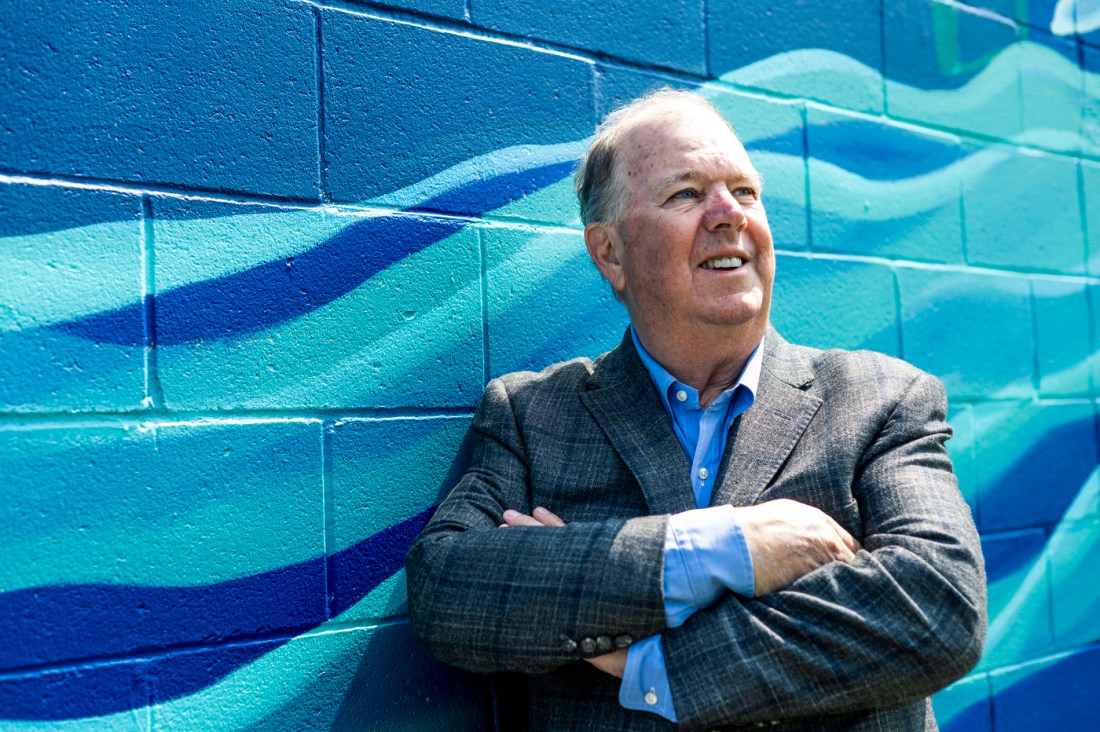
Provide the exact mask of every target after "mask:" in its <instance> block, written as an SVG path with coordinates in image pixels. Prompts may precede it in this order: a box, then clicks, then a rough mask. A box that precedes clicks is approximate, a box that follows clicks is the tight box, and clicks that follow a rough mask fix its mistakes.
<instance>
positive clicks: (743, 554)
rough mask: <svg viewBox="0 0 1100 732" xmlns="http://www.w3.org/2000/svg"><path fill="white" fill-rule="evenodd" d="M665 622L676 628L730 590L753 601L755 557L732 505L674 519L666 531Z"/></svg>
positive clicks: (710, 508) (699, 509)
mask: <svg viewBox="0 0 1100 732" xmlns="http://www.w3.org/2000/svg"><path fill="white" fill-rule="evenodd" d="M664 563H665V566H664V570H665V572H664V588H663V589H664V593H665V617H666V620H667V622H668V626H669V627H670V628H677V627H679V626H681V625H683V624H684V622H685V621H686V620H687V619H688V618H689V617H690V616H691V614H692V613H694V612H695V611H696V610H699V609H701V608H704V607H708V606H709V605H712V604H713V603H714V602H716V601H717V600H718V598H720V597H721V596H722V594H723V593H725V592H726V591H727V590H729V591H731V592H735V593H737V594H739V595H744V596H746V597H752V595H753V587H754V584H755V578H754V575H753V567H752V556H751V555H750V554H749V547H748V543H747V542H746V541H745V535H744V533H742V531H741V524H740V523H738V521H737V518H736V514H735V512H734V509H733V506H729V505H724V506H711V507H709V508H698V509H695V510H692V511H684V512H683V513H678V514H674V515H673V516H671V517H670V518H669V521H668V528H667V529H666V531H665V556H664Z"/></svg>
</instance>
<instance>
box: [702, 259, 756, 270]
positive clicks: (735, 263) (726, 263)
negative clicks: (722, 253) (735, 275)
mask: <svg viewBox="0 0 1100 732" xmlns="http://www.w3.org/2000/svg"><path fill="white" fill-rule="evenodd" d="M744 263H745V260H744V259H742V258H741V257H715V258H714V259H708V260H707V261H705V262H703V263H702V264H701V265H699V266H700V267H702V268H703V269H717V270H733V269H737V268H738V267H740V266H741V265H742V264H744Z"/></svg>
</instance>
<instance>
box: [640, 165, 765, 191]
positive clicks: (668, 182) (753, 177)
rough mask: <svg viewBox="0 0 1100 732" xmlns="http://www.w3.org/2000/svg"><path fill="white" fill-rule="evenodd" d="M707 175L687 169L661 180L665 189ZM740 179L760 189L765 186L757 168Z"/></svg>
mask: <svg viewBox="0 0 1100 732" xmlns="http://www.w3.org/2000/svg"><path fill="white" fill-rule="evenodd" d="M705 177H706V176H705V175H703V174H702V173H700V172H699V171H697V170H686V171H684V172H683V173H680V174H673V175H670V176H668V177H667V178H665V179H664V180H662V181H661V189H662V190H663V189H665V188H668V187H670V186H674V185H676V184H677V183H690V182H694V181H697V180H700V179H702V178H705ZM738 180H739V181H746V182H749V183H752V184H753V185H755V186H756V187H757V188H759V189H763V188H764V176H762V175H761V174H760V172H759V171H757V170H753V171H752V172H751V173H748V174H745V175H742V176H740V178H738Z"/></svg>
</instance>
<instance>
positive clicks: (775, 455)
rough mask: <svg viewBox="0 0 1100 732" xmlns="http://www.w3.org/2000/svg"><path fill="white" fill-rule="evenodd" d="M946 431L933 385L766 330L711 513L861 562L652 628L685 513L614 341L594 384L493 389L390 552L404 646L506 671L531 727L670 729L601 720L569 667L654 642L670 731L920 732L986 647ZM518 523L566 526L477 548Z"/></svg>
mask: <svg viewBox="0 0 1100 732" xmlns="http://www.w3.org/2000/svg"><path fill="white" fill-rule="evenodd" d="M945 411H946V400H945V397H944V392H943V387H942V385H941V384H940V382H939V381H938V380H937V379H935V378H934V377H931V376H929V375H928V374H925V373H923V372H921V371H919V370H917V369H916V368H914V367H912V366H910V365H908V364H906V363H903V362H901V361H898V360H896V359H892V358H889V357H886V356H883V355H880V354H876V353H870V352H854V353H853V352H847V351H820V350H816V349H811V348H804V347H800V346H794V345H791V344H789V343H787V342H786V341H784V340H783V339H782V338H781V337H779V335H778V334H776V333H775V331H774V330H771V329H769V332H768V334H767V336H766V337H765V341H764V361H763V368H762V372H761V376H760V385H759V389H758V394H757V398H756V402H755V404H754V405H753V406H752V407H751V408H750V409H749V410H748V411H747V412H745V413H744V414H743V415H742V416H741V417H740V418H738V419H737V420H735V421H734V423H733V425H732V426H731V428H730V439H729V441H728V446H727V448H726V453H725V455H724V456H723V459H722V466H721V469H720V471H719V474H718V476H717V479H716V483H715V490H714V497H713V503H714V504H721V503H729V504H732V505H734V506H745V505H750V504H753V503H757V502H761V501H767V500H770V499H774V498H781V497H785V498H792V499H795V500H798V501H802V502H804V503H808V504H811V505H814V506H817V507H818V508H820V509H822V510H823V511H825V512H826V513H828V514H829V515H830V516H832V517H833V518H834V519H836V520H837V521H838V522H839V523H840V524H841V525H842V526H843V527H844V528H845V529H847V530H848V531H849V532H851V533H852V535H853V536H855V537H856V538H857V539H858V540H859V541H860V542H861V543H862V545H863V549H861V550H860V551H859V553H858V555H857V557H856V559H855V560H854V561H853V562H851V563H850V564H844V563H839V562H833V563H831V564H828V565H826V566H824V567H821V568H819V569H818V570H816V571H814V572H811V573H810V574H808V575H806V576H804V577H802V578H801V579H799V580H797V581H796V582H794V583H793V584H791V585H790V586H788V587H787V588H785V589H784V590H782V591H779V592H775V593H772V594H770V595H766V596H763V597H758V598H744V597H739V596H736V595H733V594H728V595H726V596H725V597H724V598H723V599H722V600H721V601H719V602H718V603H717V604H716V605H714V606H712V607H710V608H707V609H705V610H702V611H699V612H697V613H695V615H693V616H692V617H691V618H690V619H689V620H688V621H687V622H686V623H685V624H684V625H683V626H682V627H679V628H675V629H669V628H666V627H665V614H664V607H663V600H662V589H661V587H662V577H661V574H662V565H663V561H662V557H663V545H664V536H665V526H666V523H667V520H668V515H669V514H672V513H678V512H681V511H686V510H689V509H692V508H694V507H695V506H694V496H693V493H692V488H691V482H690V477H689V465H688V463H687V460H686V458H685V456H684V452H683V449H682V448H681V447H680V444H679V442H678V441H677V439H676V436H675V434H674V433H673V428H672V424H671V422H670V420H669V418H668V416H667V414H666V413H665V411H664V408H663V407H662V405H661V403H660V401H659V398H658V395H657V392H656V390H655V389H654V388H653V386H652V384H651V382H650V380H649V377H648V373H647V372H646V370H645V367H644V365H643V364H642V362H641V360H640V359H639V357H638V354H637V351H636V350H635V348H634V345H633V343H632V341H631V338H630V336H629V333H628V334H627V335H626V337H624V339H623V342H622V344H621V345H620V346H619V347H618V348H616V349H615V350H613V351H611V352H609V353H607V354H605V355H604V356H602V357H601V358H600V359H598V360H597V361H596V362H595V363H593V362H591V361H589V360H587V359H577V360H573V361H568V362H566V363H562V364H557V365H555V366H551V367H550V368H548V369H546V370H544V371H542V372H540V373H537V374H535V373H515V374H509V375H507V376H504V377H501V378H499V379H495V380H493V381H492V382H490V383H489V385H488V386H487V387H486V390H485V395H484V397H483V399H482V402H481V405H480V407H479V408H478V410H477V414H476V415H475V416H474V420H473V423H472V425H471V427H470V436H469V439H470V446H471V448H472V453H471V459H470V466H469V468H468V470H467V471H466V472H465V474H464V475H463V477H462V479H461V481H460V482H459V483H458V485H457V486H456V487H455V489H454V490H453V491H452V492H451V494H450V495H449V496H448V497H447V499H446V500H445V501H444V502H443V503H442V505H441V506H440V507H439V510H438V511H437V512H436V514H435V516H434V517H433V518H432V520H431V522H430V523H429V524H428V526H427V527H426V528H425V529H424V532H423V533H422V534H421V535H420V536H419V537H418V538H417V540H416V542H415V543H414V544H413V546H412V549H411V550H410V552H409V558H408V588H409V607H410V614H411V618H412V626H413V629H414V631H415V633H416V634H417V636H418V638H419V639H420V640H421V642H422V643H423V644H424V645H425V647H426V648H428V650H429V651H431V652H432V653H433V654H434V655H436V656H438V657H439V658H441V659H443V660H445V661H448V662H450V663H453V664H455V665H456V666H460V667H462V668H465V669H470V670H473V671H481V672H489V671H518V672H521V673H522V674H524V675H525V676H523V677H517V678H520V679H521V684H522V687H523V692H522V693H523V694H524V695H525V697H526V703H527V715H528V718H527V719H526V720H525V721H524V722H523V724H525V725H527V726H528V727H529V728H530V729H538V730H612V729H615V730H665V729H674V728H675V725H672V724H670V723H668V722H666V721H665V720H663V719H661V718H660V717H658V716H657V715H654V714H651V713H648V712H632V711H627V710H624V709H622V708H621V707H620V706H619V704H618V702H617V692H618V686H619V684H618V680H617V679H614V678H612V677H610V676H608V675H606V674H603V673H601V672H599V671H597V670H595V669H594V668H593V667H591V666H590V665H589V664H586V663H583V662H580V661H579V659H582V658H584V657H585V656H591V655H598V654H600V653H605V652H607V650H609V649H610V648H612V647H616V646H620V647H621V646H624V645H627V644H629V643H630V642H631V641H632V640H634V639H639V638H643V637H645V636H649V635H653V634H658V633H660V634H663V641H662V642H663V646H664V651H665V658H666V663H667V666H668V673H669V681H670V684H671V688H672V692H673V699H674V703H675V706H676V712H677V715H678V717H679V719H680V725H679V728H680V729H687V730H696V729H711V728H733V729H737V728H741V727H744V728H747V729H757V728H760V727H767V728H769V729H784V730H883V731H886V730H889V731H890V732H897V731H898V730H930V729H936V722H935V719H934V717H933V715H932V711H931V705H930V703H929V701H928V695H929V694H931V693H932V692H934V691H936V690H937V689H940V688H942V687H943V686H945V685H947V684H948V683H950V682H951V681H953V680H954V679H956V678H958V677H960V676H961V675H963V674H964V673H966V672H967V671H968V670H969V669H971V668H972V667H973V666H974V664H975V663H976V662H977V660H978V657H979V656H980V654H981V649H982V644H983V641H984V636H985V628H986V609H985V576H984V569H983V565H982V558H981V552H980V548H979V544H978V536H977V533H976V532H975V529H974V524H973V521H972V519H971V516H970V511H969V509H968V507H967V505H966V504H965V503H964V501H963V499H962V497H961V495H960V494H959V491H958V488H957V484H956V480H955V476H954V475H953V474H952V471H951V463H950V461H949V459H948V457H947V453H946V451H945V449H944V442H945V440H947V438H948V437H949V436H950V434H951V429H950V427H948V426H947V424H946V422H945V421H944V418H945ZM536 505H542V506H546V507H547V508H549V509H550V510H552V511H554V512H556V513H557V514H558V515H559V516H561V517H562V518H563V519H564V520H565V521H566V522H567V523H568V526H566V527H565V528H509V529H505V530H501V529H499V528H497V527H498V525H499V524H500V523H501V521H502V513H503V511H504V510H505V509H506V508H515V509H517V510H520V511H524V512H530V510H531V509H532V508H533V507H534V506H536Z"/></svg>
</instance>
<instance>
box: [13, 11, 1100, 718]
mask: <svg viewBox="0 0 1100 732" xmlns="http://www.w3.org/2000/svg"><path fill="white" fill-rule="evenodd" d="M0 9H2V10H3V13H2V14H3V16H4V23H3V24H0V99H2V100H3V102H2V107H0V476H2V477H0V507H2V508H0V558H2V561H0V639H2V641H0V729H3V730H13V731H22V730H32V729H33V730H66V731H68V730H90V729H95V730H133V729H139V730H149V729H155V730H172V729H242V730H244V729H257V730H260V729H263V730H306V729H379V730H427V729H446V730H449V731H457V730H480V729H485V728H486V727H487V725H489V724H490V721H491V718H492V689H491V688H490V686H489V684H488V683H487V682H486V680H484V679H482V678H478V677H473V676H468V675H463V674H459V673H457V672H453V671H451V670H449V669H447V668H446V667H444V666H442V665H440V664H438V663H436V662H434V661H432V660H431V659H429V658H428V657H426V656H425V654H424V653H423V652H421V651H420V650H419V649H418V648H417V647H416V644H415V642H414V641H413V640H412V638H411V635H410V633H409V629H408V624H407V621H406V616H405V613H406V605H405V597H404V576H403V571H402V562H403V558H404V553H405V550H406V548H407V547H408V545H409V543H410V541H411V539H412V537H413V536H415V534H416V532H417V531H418V530H419V528H420V527H421V526H422V525H423V523H424V521H425V520H426V516H427V515H428V512H429V511H430V508H431V506H432V505H433V504H434V503H435V502H436V501H437V500H438V496H439V492H440V490H441V489H443V488H444V487H445V486H446V485H447V482H448V480H450V479H451V478H450V477H449V476H448V472H449V466H450V465H451V459H452V457H453V455H454V453H455V450H456V449H457V447H458V445H459V443H460V441H461V438H462V435H463V432H464V429H465V426H466V424H467V422H468V420H469V417H470V415H471V413H472V410H473V408H474V406H475V404H476V402H477V400H478V397H479V395H480V392H481V389H482V387H483V385H484V383H485V381H486V379H487V378H489V377H491V376H493V375H495V374H500V373H503V372H506V371H511V370H515V369H520V368H538V367H541V366H542V365H545V364H548V363H551V362H553V361H556V360H559V359H562V358H565V357H571V356H574V355H580V354H585V355H592V356H594V355H596V354H598V353H600V352H602V351H604V350H606V349H608V348H609V347H611V346H613V345H614V344H615V343H616V342H617V340H618V338H619V337H620V334H621V332H622V328H623V325H624V322H625V320H624V313H623V311H622V310H621V308H620V307H619V306H618V305H616V304H615V303H614V302H613V301H612V299H611V298H610V297H609V295H608V293H607V289H606V287H604V286H602V285H601V284H600V282H599V280H598V277H597V275H596V273H595V270H594V269H593V267H592V266H591V265H590V264H589V263H588V262H587V260H586V256H585V254H584V251H583V247H582V241H581V237H580V233H579V222H578V218H577V214H576V211H575V203H574V201H573V199H572V195H571V190H570V181H569V175H570V172H571V168H572V166H573V163H574V160H575V158H576V156H577V155H578V153H579V151H580V150H581V149H582V148H583V145H584V141H585V138H586V136H587V135H589V134H590V132H591V130H592V128H593V126H594V124H595V122H596V121H597V119H598V118H599V117H600V116H601V115H603V114H604V113H605V112H607V111H608V110H609V109H610V108H612V106H613V105H615V104H616V103H617V102H620V101H622V100H625V99H628V98H630V97H632V96H634V95H636V94H638V93H639V92H641V91H643V90H645V89H646V88H649V87H652V86H655V85H660V84H672V85H676V86H685V87H689V88H693V89H697V90H699V91H700V92H701V93H702V94H704V95H705V96H707V97H708V98H710V99H712V100H713V101H714V102H715V103H716V104H717V105H718V106H719V107H720V108H721V109H723V110H724V111H726V112H727V113H728V114H729V116H730V117H731V119H732V120H733V122H734V124H735V125H736V126H737V128H738V130H739V132H740V134H741V135H742V137H743V138H744V140H745V142H746V144H747V145H748V147H749V148H750V151H751V153H752V155H753V158H754V160H755V161H756V163H757V165H758V167H759V168H760V169H761V170H762V171H763V172H764V174H765V175H766V177H767V189H766V198H765V200H766V203H767V206H768V210H769V213H770V217H771V220H772V225H773V228H774V231H775V235H776V242H777V246H778V249H779V256H778V259H779V263H778V264H779V280H778V284H777V295H776V311H775V313H774V321H775V323H776V325H777V327H778V328H779V329H780V330H781V332H783V333H784V334H786V336H787V337H788V338H790V339H792V340H795V341H800V342H803V343H807V344H811V345H818V346H841V347H848V348H856V347H866V348H873V349H877V350H880V351H884V352H887V353H891V354H896V355H900V356H902V357H904V358H906V359H908V360H910V361H912V362H914V363H916V364H918V365H919V366H921V367H923V368H925V369H927V370H929V371H931V372H933V373H935V374H937V375H939V376H940V377H941V378H943V380H944V382H945V383H946V385H947V388H948V392H949V394H950V397H951V402H952V413H951V420H952V422H953V424H954V426H955V428H956V430H957V436H956V437H955V439H954V440H952V442H951V450H952V454H953V456H954V458H955V460H956V464H957V467H958V472H959V475H960V479H961V482H962V487H963V490H964V492H965V494H966V496H967V499H968V500H969V501H970V503H971V505H972V507H973V509H974V513H975V517H976V519H977V522H978V526H979V528H980V529H981V532H982V536H983V541H984V548H985V552H986V557H987V561H988V569H989V581H990V610H991V614H992V626H991V630H990V639H989V647H988V651H987V653H986V656H985V659H984V660H983V662H982V664H981V666H980V667H979V668H978V669H977V670H976V671H975V673H973V674H971V675H970V676H969V677H968V678H967V679H965V680H963V681H961V682H959V683H958V684H956V685H955V686H953V687H951V688H950V689H949V690H947V691H945V692H943V693H941V694H940V695H938V696H937V697H936V707H937V710H938V712H939V715H940V718H941V723H942V724H943V726H944V727H945V728H946V729H949V730H967V731H970V730H979V731H980V730H997V731H998V732H1009V731H1013V730H1040V729H1082V728H1085V727H1086V726H1088V720H1092V721H1093V723H1094V724H1095V720H1096V719H1097V718H1100V695H1098V694H1096V689H1097V688H1098V687H1100V477H1098V470H1097V465H1098V462H1100V460H1098V441H1097V404H1098V402H1100V357H1098V356H1097V345H1098V340H1100V3H1098V2H1096V0H1077V2H1076V3H1075V2H1074V1H1073V0H1060V1H1058V2H1055V0H974V6H973V7H965V6H962V5H958V4H954V3H951V4H948V3H941V2H935V3H933V2H930V1H929V0H885V1H884V0H843V1H841V0H790V1H789V2H783V3H749V2H742V3H735V2H732V0H670V1H668V2H662V3H639V2H632V1H630V0H603V1H602V2H599V3H596V2H582V1H581V0H508V1H507V2H505V0H393V1H392V2H370V3H366V2H364V3H358V2H353V1H351V0H332V2H327V1H325V2H305V1H299V0H270V2H264V3H255V2H245V0H162V1H160V2H153V1H152V0H130V1H129V2H122V0H108V1H104V2H96V3H88V2H83V0H57V1H56V2H52V3H48V4H46V5H43V4H41V3H32V2H29V0H5V1H4V2H3V3H2V8H0Z"/></svg>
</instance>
